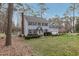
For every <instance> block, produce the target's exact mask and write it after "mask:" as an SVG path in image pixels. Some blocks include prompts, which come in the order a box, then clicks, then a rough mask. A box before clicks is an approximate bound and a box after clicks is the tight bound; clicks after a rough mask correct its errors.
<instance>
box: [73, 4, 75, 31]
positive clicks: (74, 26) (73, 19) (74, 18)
mask: <svg viewBox="0 0 79 59" xmlns="http://www.w3.org/2000/svg"><path fill="white" fill-rule="evenodd" d="M74 21H75V3H74V9H73V33H74V32H75V24H74Z"/></svg>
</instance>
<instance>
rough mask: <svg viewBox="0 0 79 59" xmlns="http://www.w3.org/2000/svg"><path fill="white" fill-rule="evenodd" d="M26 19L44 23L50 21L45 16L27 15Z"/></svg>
mask: <svg viewBox="0 0 79 59" xmlns="http://www.w3.org/2000/svg"><path fill="white" fill-rule="evenodd" d="M25 18H26V20H27V21H28V22H43V23H48V21H47V20H46V19H44V18H40V17H35V16H25Z"/></svg>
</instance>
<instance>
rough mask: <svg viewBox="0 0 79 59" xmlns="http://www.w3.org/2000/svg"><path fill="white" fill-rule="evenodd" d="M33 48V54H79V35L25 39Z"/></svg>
mask: <svg viewBox="0 0 79 59" xmlns="http://www.w3.org/2000/svg"><path fill="white" fill-rule="evenodd" d="M25 42H26V43H28V44H29V45H30V46H31V47H32V48H33V55H40V56H42V55H43V56H73V55H75V56H77V55H79V35H67V34H66V35H61V36H46V37H41V38H35V39H34V38H33V39H30V40H27V39H26V40H25Z"/></svg>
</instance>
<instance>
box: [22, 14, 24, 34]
mask: <svg viewBox="0 0 79 59" xmlns="http://www.w3.org/2000/svg"><path fill="white" fill-rule="evenodd" d="M21 25H22V26H21V27H22V35H24V13H22V24H21Z"/></svg>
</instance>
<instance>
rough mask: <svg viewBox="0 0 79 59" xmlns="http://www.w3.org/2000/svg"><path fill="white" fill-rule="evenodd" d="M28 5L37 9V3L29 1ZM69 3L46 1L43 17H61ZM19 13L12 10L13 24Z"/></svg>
mask: <svg viewBox="0 0 79 59" xmlns="http://www.w3.org/2000/svg"><path fill="white" fill-rule="evenodd" d="M29 5H30V6H31V7H32V8H33V9H34V10H35V11H38V9H39V6H38V4H37V3H29ZM69 5H70V4H69V3H47V4H46V7H47V8H48V9H47V11H46V15H45V16H44V18H46V19H48V18H52V17H54V16H56V15H58V16H60V17H63V15H64V13H65V12H66V10H67V9H68V7H69ZM18 16H19V14H17V13H16V12H14V17H13V18H14V19H15V21H14V22H15V24H16V23H17V20H18V19H19V18H18Z"/></svg>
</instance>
